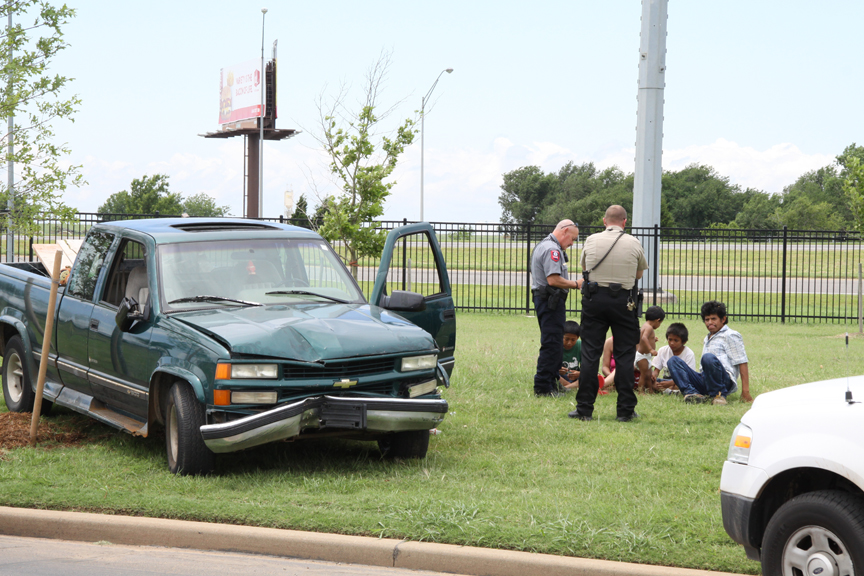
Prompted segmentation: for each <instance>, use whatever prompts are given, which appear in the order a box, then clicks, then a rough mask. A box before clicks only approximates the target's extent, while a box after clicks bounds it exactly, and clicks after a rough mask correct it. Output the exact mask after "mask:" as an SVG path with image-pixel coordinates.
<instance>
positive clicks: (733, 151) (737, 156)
mask: <svg viewBox="0 0 864 576" xmlns="http://www.w3.org/2000/svg"><path fill="white" fill-rule="evenodd" d="M833 161H834V156H832V155H829V154H805V153H804V152H802V151H801V150H800V149H799V148H798V147H797V146H795V145H794V144H790V143H782V144H776V145H774V146H772V147H770V148H768V149H767V150H756V149H755V148H751V147H749V146H741V145H739V144H737V143H735V142H732V141H729V140H725V139H723V138H719V139H717V140H716V141H715V142H713V143H711V144H707V145H695V146H688V147H686V148H682V149H678V150H666V151H664V153H663V167H664V168H665V169H669V170H680V169H681V168H684V167H685V166H687V165H688V164H692V163H694V162H697V163H699V164H707V165H708V166H712V167H714V169H715V170H717V172H718V173H720V174H723V175H724V176H729V177H730V179H731V180H732V182H733V183H735V184H738V185H740V186H741V187H742V188H756V189H758V190H763V191H765V192H782V191H783V187H784V186H788V185H789V184H792V183H793V182H795V180H797V179H798V177H799V176H801V175H802V174H804V173H805V172H808V171H810V170H815V169H817V168H821V167H823V166H827V165H828V164H831V163H832V162H833Z"/></svg>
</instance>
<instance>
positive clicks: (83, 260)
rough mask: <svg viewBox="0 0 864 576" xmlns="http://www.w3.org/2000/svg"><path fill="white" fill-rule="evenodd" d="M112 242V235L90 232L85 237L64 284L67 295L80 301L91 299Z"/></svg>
mask: <svg viewBox="0 0 864 576" xmlns="http://www.w3.org/2000/svg"><path fill="white" fill-rule="evenodd" d="M113 241H114V235H113V234H109V233H107V232H90V233H89V234H88V235H87V239H86V240H84V243H83V244H82V245H81V249H80V250H79V251H78V258H77V259H76V260H75V267H74V269H73V270H72V276H71V278H69V282H68V283H67V284H66V292H67V294H69V295H71V296H75V297H77V298H81V299H82V300H92V299H93V292H94V291H95V290H96V281H97V280H99V272H100V271H101V270H102V264H103V263H104V262H105V255H106V254H108V248H110V247H111V243H112V242H113Z"/></svg>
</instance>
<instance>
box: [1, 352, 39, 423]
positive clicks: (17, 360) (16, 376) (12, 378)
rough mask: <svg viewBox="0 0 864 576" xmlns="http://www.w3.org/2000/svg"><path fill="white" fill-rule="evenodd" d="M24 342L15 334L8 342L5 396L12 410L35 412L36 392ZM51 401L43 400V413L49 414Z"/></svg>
mask: <svg viewBox="0 0 864 576" xmlns="http://www.w3.org/2000/svg"><path fill="white" fill-rule="evenodd" d="M25 358H26V356H25V355H24V344H23V343H22V342H21V338H19V337H18V336H13V337H12V338H10V339H9V342H7V343H6V354H5V355H4V356H3V398H4V399H5V400H6V407H7V408H8V409H9V411H10V412H33V404H34V402H35V401H36V393H35V392H34V391H33V385H32V384H31V382H30V371H29V370H28V369H27V362H26V361H25ZM50 410H51V402H49V401H48V400H45V399H43V400H42V410H41V412H42V414H48V412H49V411H50Z"/></svg>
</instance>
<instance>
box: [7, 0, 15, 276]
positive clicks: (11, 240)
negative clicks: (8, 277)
mask: <svg viewBox="0 0 864 576" xmlns="http://www.w3.org/2000/svg"><path fill="white" fill-rule="evenodd" d="M6 7H7V9H8V10H9V24H8V26H7V27H6V38H8V39H10V43H9V65H10V66H11V65H12V43H11V38H12V3H11V2H8V3H7V4H6ZM9 92H10V94H11V92H12V79H11V76H10V79H9ZM8 120H9V128H8V130H9V136H7V137H8V138H9V163H8V167H7V170H8V171H9V174H8V179H9V198H8V199H7V200H6V209H7V210H9V215H8V216H7V217H6V262H14V261H15V232H14V231H13V230H12V210H13V209H14V208H15V160H13V159H12V158H13V155H14V154H15V141H14V139H13V137H12V133H13V131H14V130H15V116H14V115H13V113H10V114H9V119H8Z"/></svg>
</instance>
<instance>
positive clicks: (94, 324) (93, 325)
mask: <svg viewBox="0 0 864 576" xmlns="http://www.w3.org/2000/svg"><path fill="white" fill-rule="evenodd" d="M90 330H99V320H97V319H95V318H91V319H90Z"/></svg>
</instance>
